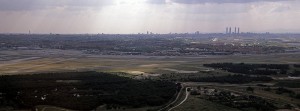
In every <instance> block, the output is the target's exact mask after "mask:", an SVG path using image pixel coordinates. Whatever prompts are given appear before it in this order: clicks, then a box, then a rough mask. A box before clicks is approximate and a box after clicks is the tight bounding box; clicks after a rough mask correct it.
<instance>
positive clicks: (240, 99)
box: [207, 91, 277, 111]
mask: <svg viewBox="0 0 300 111" xmlns="http://www.w3.org/2000/svg"><path fill="white" fill-rule="evenodd" d="M207 99H208V100H210V101H213V102H218V103H220V104H223V105H226V106H229V107H234V108H238V109H246V108H255V109H256V110H257V111H274V110H276V109H277V108H276V107H275V106H274V105H273V104H272V103H270V102H268V101H266V100H264V99H262V98H260V97H256V96H246V95H241V96H233V95H231V93H230V92H226V91H222V92H220V93H219V94H216V95H214V96H209V97H208V98H207Z"/></svg>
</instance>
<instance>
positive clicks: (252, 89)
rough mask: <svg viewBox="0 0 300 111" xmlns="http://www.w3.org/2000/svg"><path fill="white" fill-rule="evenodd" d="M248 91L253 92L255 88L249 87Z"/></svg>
mask: <svg viewBox="0 0 300 111" xmlns="http://www.w3.org/2000/svg"><path fill="white" fill-rule="evenodd" d="M246 90H247V91H250V92H252V93H253V91H254V88H252V87H250V86H249V87H247V89H246Z"/></svg>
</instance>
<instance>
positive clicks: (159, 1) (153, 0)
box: [147, 0, 166, 4]
mask: <svg viewBox="0 0 300 111" xmlns="http://www.w3.org/2000/svg"><path fill="white" fill-rule="evenodd" d="M147 3H150V4H165V3H166V0H147Z"/></svg>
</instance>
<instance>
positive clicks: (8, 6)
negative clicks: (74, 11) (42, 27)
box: [0, 0, 113, 11]
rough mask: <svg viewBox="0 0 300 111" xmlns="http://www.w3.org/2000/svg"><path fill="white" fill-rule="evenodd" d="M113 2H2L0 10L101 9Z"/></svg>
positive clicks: (13, 0) (15, 0) (82, 0)
mask: <svg viewBox="0 0 300 111" xmlns="http://www.w3.org/2000/svg"><path fill="white" fill-rule="evenodd" d="M112 3H113V1H112V0H0V10H2V11H3V10H4V11H23V10H25V11H26V10H41V9H51V8H57V7H77V8H87V7H101V6H104V5H109V4H112Z"/></svg>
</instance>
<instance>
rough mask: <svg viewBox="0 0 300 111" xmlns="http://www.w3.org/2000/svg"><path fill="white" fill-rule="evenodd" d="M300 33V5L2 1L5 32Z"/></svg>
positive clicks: (0, 22) (259, 0)
mask: <svg viewBox="0 0 300 111" xmlns="http://www.w3.org/2000/svg"><path fill="white" fill-rule="evenodd" d="M229 26H231V27H240V28H241V31H242V32H275V33H281V32H300V0H0V33H28V31H29V30H31V32H32V33H120V34H123V33H145V32H146V31H152V32H154V33H169V32H195V31H200V32H202V33H210V32H225V28H226V27H229Z"/></svg>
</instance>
